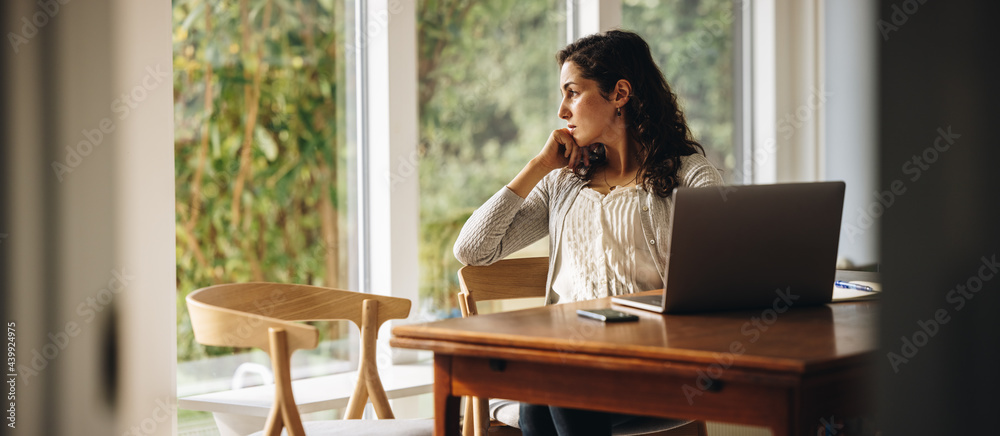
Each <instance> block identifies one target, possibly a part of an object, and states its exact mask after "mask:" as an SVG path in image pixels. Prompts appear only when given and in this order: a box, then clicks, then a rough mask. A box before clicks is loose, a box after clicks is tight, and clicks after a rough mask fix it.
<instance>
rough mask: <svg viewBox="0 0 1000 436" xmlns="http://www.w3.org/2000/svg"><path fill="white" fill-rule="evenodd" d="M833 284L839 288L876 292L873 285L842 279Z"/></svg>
mask: <svg viewBox="0 0 1000 436" xmlns="http://www.w3.org/2000/svg"><path fill="white" fill-rule="evenodd" d="M833 285H834V286H836V287H838V288H847V289H854V290H855V291H865V292H875V289H873V288H872V287H871V286H865V285H859V284H857V283H851V282H844V281H840V280H837V281H835V282H833Z"/></svg>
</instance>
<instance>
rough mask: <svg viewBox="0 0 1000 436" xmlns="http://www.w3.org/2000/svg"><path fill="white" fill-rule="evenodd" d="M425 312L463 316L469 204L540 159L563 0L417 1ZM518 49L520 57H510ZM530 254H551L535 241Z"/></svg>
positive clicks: (555, 95) (556, 123)
mask: <svg viewBox="0 0 1000 436" xmlns="http://www.w3.org/2000/svg"><path fill="white" fill-rule="evenodd" d="M417 8H418V9H417V20H418V22H417V26H418V27H417V30H418V45H417V47H418V48H417V50H418V56H417V57H418V63H419V64H418V74H419V75H418V80H419V94H418V95H419V97H418V98H419V111H420V121H419V122H420V143H419V150H418V154H419V156H420V160H419V163H420V242H419V244H420V245H419V252H420V297H421V299H422V307H421V315H423V316H425V317H429V318H442V317H452V316H459V312H458V309H457V303H456V301H455V295H456V294H457V292H458V290H459V288H458V278H457V276H456V272H457V271H458V268H459V267H460V266H461V264H460V263H458V261H457V260H455V257H454V255H453V254H452V247H453V245H454V243H455V239H456V238H457V236H458V232H459V230H461V228H462V225H463V224H464V223H465V221H466V220H467V219H468V217H469V215H470V214H471V213H472V211H473V210H474V209H475V208H477V207H479V206H480V205H481V204H482V203H483V202H484V201H486V199H488V198H489V197H490V196H492V195H493V194H494V193H495V192H496V191H497V190H498V189H500V188H501V187H503V186H504V185H505V184H507V182H509V181H510V179H511V178H513V177H514V175H516V174H517V173H518V171H520V169H521V168H522V167H523V166H524V165H525V164H526V163H527V162H528V160H530V159H531V158H532V157H534V156H535V155H536V154H537V153H538V151H539V150H541V148H542V145H544V144H545V141H546V139H547V138H548V136H549V134H550V133H551V132H552V130H554V129H557V128H560V127H561V126H562V124H563V123H561V122H560V120H559V119H558V117H556V108H557V106H558V104H559V89H558V81H559V68H558V65H557V64H556V61H555V53H556V51H558V50H559V49H560V48H562V47H563V46H564V45H565V44H566V12H565V10H566V9H565V2H559V1H551V0H534V1H523V2H473V1H456V0H450V1H432V0H421V1H419V2H418V4H417ZM515 53H516V55H514V54H515ZM529 252H530V253H532V254H533V255H540V256H545V255H547V246H546V245H545V244H544V243H542V244H536V245H535V246H534V247H532V249H531V250H529Z"/></svg>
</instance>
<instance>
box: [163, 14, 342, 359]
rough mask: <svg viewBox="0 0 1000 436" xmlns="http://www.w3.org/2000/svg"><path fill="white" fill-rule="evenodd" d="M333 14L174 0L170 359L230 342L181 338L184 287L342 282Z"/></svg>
mask: <svg viewBox="0 0 1000 436" xmlns="http://www.w3.org/2000/svg"><path fill="white" fill-rule="evenodd" d="M344 18H345V17H344V11H343V8H342V5H341V4H340V3H339V2H334V1H332V0H327V1H322V0H320V1H313V0H301V1H298V0H296V1H291V0H241V1H235V0H228V1H214V0H175V1H174V2H173V19H174V26H173V28H174V90H175V94H174V102H175V103H174V111H175V116H174V120H175V167H176V170H175V171H176V191H177V193H176V195H177V197H176V204H177V208H176V229H177V291H178V293H177V309H178V310H177V314H178V315H177V316H178V335H177V342H178V344H177V345H178V360H181V361H184V360H194V359H199V358H202V357H204V356H206V355H220V354H229V353H231V352H233V350H232V349H228V348H215V347H202V346H200V345H198V344H197V343H195V342H194V338H193V336H192V334H191V330H190V321H189V320H188V318H187V316H188V315H187V310H186V306H185V304H184V297H185V296H186V295H187V294H188V293H190V292H191V291H192V290H194V289H198V288H201V287H204V286H208V285H212V284H216V283H233V282H248V281H273V282H285V283H302V284H312V285H325V286H334V287H343V286H344V284H345V283H346V280H345V279H344V271H346V261H345V259H344V250H343V248H342V247H343V246H344V244H343V243H342V242H341V240H342V239H343V238H344V234H345V232H344V231H343V230H342V228H343V227H344V224H343V223H344V222H345V220H346V218H345V216H346V201H345V199H346V194H345V193H346V175H345V174H344V172H343V171H341V168H343V167H344V166H345V162H346V155H345V150H346V149H347V146H346V144H345V132H344V129H343V128H342V126H343V125H344V124H345V113H344V110H343V106H344V105H343V103H342V101H343V100H344V93H345V90H344V89H343V84H344V83H345V80H344V76H343V74H344V72H343V71H344V56H345V55H344V53H343V47H344V43H343V38H344V36H343V26H344V23H345V22H346V20H345V19H344ZM337 328H338V327H337V325H336V324H334V325H333V326H331V327H330V328H329V329H325V330H326V336H327V337H336V336H337V335H338V332H337Z"/></svg>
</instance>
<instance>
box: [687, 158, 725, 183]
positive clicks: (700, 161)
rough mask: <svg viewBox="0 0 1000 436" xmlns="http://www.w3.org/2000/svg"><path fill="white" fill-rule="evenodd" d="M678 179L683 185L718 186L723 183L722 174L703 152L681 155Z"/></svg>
mask: <svg viewBox="0 0 1000 436" xmlns="http://www.w3.org/2000/svg"><path fill="white" fill-rule="evenodd" d="M677 179H678V181H679V182H680V185H681V186H716V185H722V184H723V180H722V174H720V173H719V170H718V169H717V168H716V167H715V165H713V164H712V162H711V161H710V160H708V158H707V157H705V155H703V154H701V153H694V154H689V155H687V156H681V167H680V168H679V169H678V170H677Z"/></svg>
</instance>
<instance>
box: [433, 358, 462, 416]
mask: <svg viewBox="0 0 1000 436" xmlns="http://www.w3.org/2000/svg"><path fill="white" fill-rule="evenodd" d="M460 404H461V398H460V397H456V396H454V395H452V394H451V356H449V355H441V354H438V353H434V435H435V436H459V434H460V433H459V429H458V408H459V405H460Z"/></svg>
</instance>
